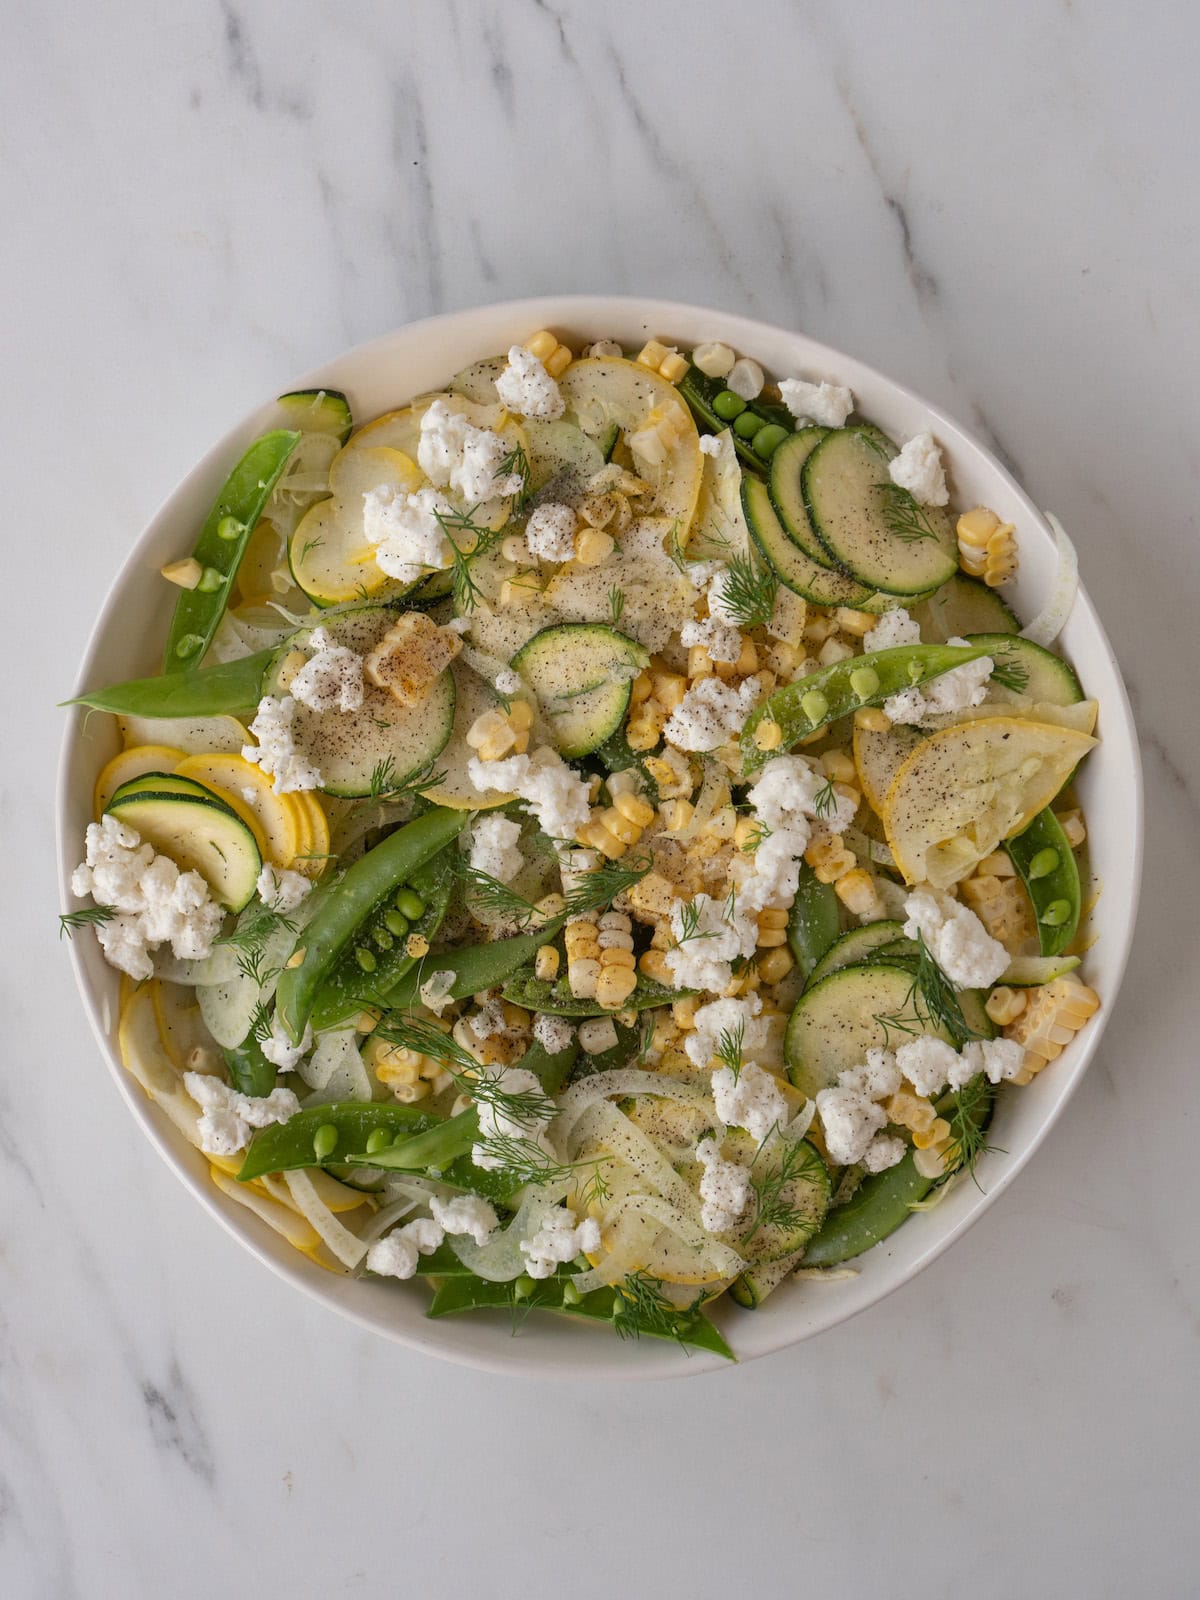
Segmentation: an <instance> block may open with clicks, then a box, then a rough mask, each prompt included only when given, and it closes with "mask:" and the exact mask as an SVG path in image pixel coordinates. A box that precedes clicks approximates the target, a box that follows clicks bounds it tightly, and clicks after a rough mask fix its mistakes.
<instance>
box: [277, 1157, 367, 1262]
mask: <svg viewBox="0 0 1200 1600" xmlns="http://www.w3.org/2000/svg"><path fill="white" fill-rule="evenodd" d="M284 1181H285V1182H286V1184H287V1186H288V1189H289V1191H290V1192H291V1196H292V1199H293V1200H294V1201H295V1202H296V1205H297V1208H298V1209H299V1211H300V1214H301V1216H302V1217H304V1219H305V1221H307V1222H309V1223H311V1224H312V1226H313V1227H314V1228H315V1229H316V1231H317V1232H318V1233H319V1234H320V1236H321V1239H322V1241H323V1242H324V1243H325V1244H326V1245H328V1247H329V1249H330V1250H332V1251H333V1253H334V1255H335V1256H336V1257H337V1258H338V1260H339V1261H340V1262H341V1263H342V1265H343V1266H344V1267H356V1266H358V1264H359V1262H360V1261H361V1260H362V1259H363V1257H364V1256H365V1255H366V1253H367V1246H366V1245H365V1244H364V1243H363V1241H362V1240H361V1239H360V1238H359V1237H358V1235H357V1234H356V1233H351V1232H350V1229H349V1228H347V1227H345V1226H344V1225H343V1224H342V1223H340V1222H339V1221H338V1219H337V1218H336V1217H335V1216H334V1214H333V1212H332V1211H330V1209H329V1207H328V1206H327V1205H326V1204H325V1203H324V1201H323V1200H322V1199H321V1198H320V1196H319V1195H318V1194H317V1191H316V1188H315V1186H314V1184H313V1181H312V1179H311V1178H310V1177H309V1175H308V1173H307V1172H288V1173H285V1175H284Z"/></svg>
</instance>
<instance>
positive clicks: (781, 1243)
mask: <svg viewBox="0 0 1200 1600" xmlns="http://www.w3.org/2000/svg"><path fill="white" fill-rule="evenodd" d="M750 1170H751V1174H752V1178H753V1182H754V1184H755V1187H756V1189H757V1190H758V1191H759V1193H760V1194H761V1193H763V1192H764V1191H765V1190H766V1189H767V1188H768V1186H773V1187H774V1188H775V1190H776V1191H777V1194H776V1201H775V1208H776V1212H777V1215H779V1217H780V1220H779V1221H777V1222H773V1221H771V1220H769V1219H768V1220H766V1221H764V1222H763V1223H762V1224H761V1225H760V1224H759V1223H758V1222H757V1220H752V1221H751V1223H750V1229H749V1232H745V1233H743V1234H742V1236H741V1238H739V1239H736V1240H734V1239H732V1237H731V1243H733V1245H734V1248H735V1249H736V1250H737V1251H738V1253H739V1254H740V1255H741V1256H742V1258H743V1259H744V1260H746V1261H748V1262H750V1263H751V1265H752V1266H765V1265H767V1264H768V1263H771V1262H775V1261H782V1260H785V1259H788V1258H790V1257H792V1256H794V1255H795V1254H796V1252H797V1251H798V1250H802V1249H803V1248H804V1246H805V1245H806V1244H807V1243H808V1241H809V1240H810V1239H811V1238H812V1237H813V1235H814V1234H815V1233H816V1232H817V1230H818V1229H819V1228H820V1226H821V1224H822V1222H824V1220H825V1213H826V1212H827V1211H828V1210H829V1195H830V1182H829V1168H828V1167H827V1166H826V1165H825V1163H824V1161H822V1160H821V1157H820V1155H819V1154H818V1152H817V1148H816V1146H815V1145H814V1144H811V1143H810V1142H809V1141H808V1140H807V1139H799V1140H788V1139H785V1138H784V1137H783V1135H782V1134H779V1133H776V1134H774V1135H773V1136H769V1137H768V1138H767V1140H766V1141H765V1143H764V1144H763V1146H762V1148H761V1149H760V1150H759V1152H758V1154H757V1156H756V1157H755V1159H754V1162H753V1165H752V1166H751V1169H750Z"/></svg>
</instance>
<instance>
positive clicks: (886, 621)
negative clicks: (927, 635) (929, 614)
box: [863, 606, 921, 651]
mask: <svg viewBox="0 0 1200 1600" xmlns="http://www.w3.org/2000/svg"><path fill="white" fill-rule="evenodd" d="M920 642H921V624H920V623H919V622H917V621H916V620H915V619H914V618H912V617H910V616H909V614H908V612H907V611H905V609H904V607H903V606H897V607H896V609H895V610H894V611H885V612H884V613H883V615H882V616H881V617H880V619H879V621H878V622H877V623H876V624H875V626H874V627H873V628H868V629H867V631H866V633H864V634H863V649H864V650H865V651H866V650H894V649H897V648H898V647H899V646H900V645H905V644H920Z"/></svg>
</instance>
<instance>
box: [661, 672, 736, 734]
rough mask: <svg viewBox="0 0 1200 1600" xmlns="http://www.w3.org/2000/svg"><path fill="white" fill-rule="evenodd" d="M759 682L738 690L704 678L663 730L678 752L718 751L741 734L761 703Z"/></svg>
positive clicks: (714, 678)
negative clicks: (759, 699) (718, 748)
mask: <svg viewBox="0 0 1200 1600" xmlns="http://www.w3.org/2000/svg"><path fill="white" fill-rule="evenodd" d="M759 687H760V684H759V680H758V678H757V677H754V678H747V679H746V680H745V681H744V682H743V683H742V684H741V685H739V687H738V688H736V689H735V688H734V686H733V685H732V684H729V683H722V682H721V680H720V678H718V677H715V676H714V677H711V678H700V679H699V680H698V681H697V682H695V683H693V684H692V686H691V688H690V689H689V690H688V691H687V693H686V694H685V695H684V697H683V699H682V700H681V701H680V702H679V704H678V705H677V706H676V707H675V709H674V711H672V713H671V715H670V718H669V719H668V721H667V725H666V727H665V728H664V729H663V737H664V738H665V739H666V741H667V743H668V744H673V745H674V746H675V747H676V749H678V750H715V749H717V747H718V746H719V745H723V744H725V743H726V742H727V741H728V740H729V739H732V738H733V737H734V736H735V735H736V734H737V733H738V732H740V730H741V728H742V726H743V724H744V723H745V722H746V721H747V719H748V718H749V716H750V713H751V712H752V711H753V710H754V707H755V705H756V704H757V703H758V695H759Z"/></svg>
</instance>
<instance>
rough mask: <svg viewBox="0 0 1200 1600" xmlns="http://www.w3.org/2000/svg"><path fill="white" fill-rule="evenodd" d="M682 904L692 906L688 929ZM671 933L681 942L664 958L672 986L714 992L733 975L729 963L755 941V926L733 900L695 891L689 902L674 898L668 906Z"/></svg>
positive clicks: (749, 950) (749, 951) (748, 950)
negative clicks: (718, 898)
mask: <svg viewBox="0 0 1200 1600" xmlns="http://www.w3.org/2000/svg"><path fill="white" fill-rule="evenodd" d="M686 904H690V905H691V906H692V907H693V908H694V911H692V912H690V913H689V920H690V918H691V917H692V916H694V918H695V924H694V926H693V927H691V928H690V929H689V927H688V926H687V925H686V924H685V922H684V907H685V905H686ZM671 932H672V933H673V934H674V935H675V938H676V939H677V940H682V941H683V942H682V943H680V944H676V945H674V946H672V948H671V949H670V950H668V951H667V952H666V955H665V957H664V960H665V961H666V964H667V969H668V970H669V972H670V974H671V977H672V979H673V980H674V982H675V984H676V986H677V987H678V988H680V989H701V990H709V991H711V992H712V993H714V994H720V992H721V990H722V989H726V988H728V987H729V981H730V979H731V978H732V976H733V972H732V968H731V965H730V963H731V962H733V961H737V960H739V959H740V958H741V957H743V956H745V957H748V956H752V955H753V954H754V950H755V947H756V946H757V944H758V928H757V926H756V924H755V923H754V921H753V920H752V919H751V918H750V917H747V916H745V915H744V913H743V912H742V910H741V907H740V906H739V905H738V904H737V901H736V899H733V898H730V899H726V900H714V899H713V898H712V897H711V896H710V895H707V894H697V895H695V896H693V898H692V899H691V901H690V902H685V901H683V900H676V901H675V903H674V905H673V906H672V907H671Z"/></svg>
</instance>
